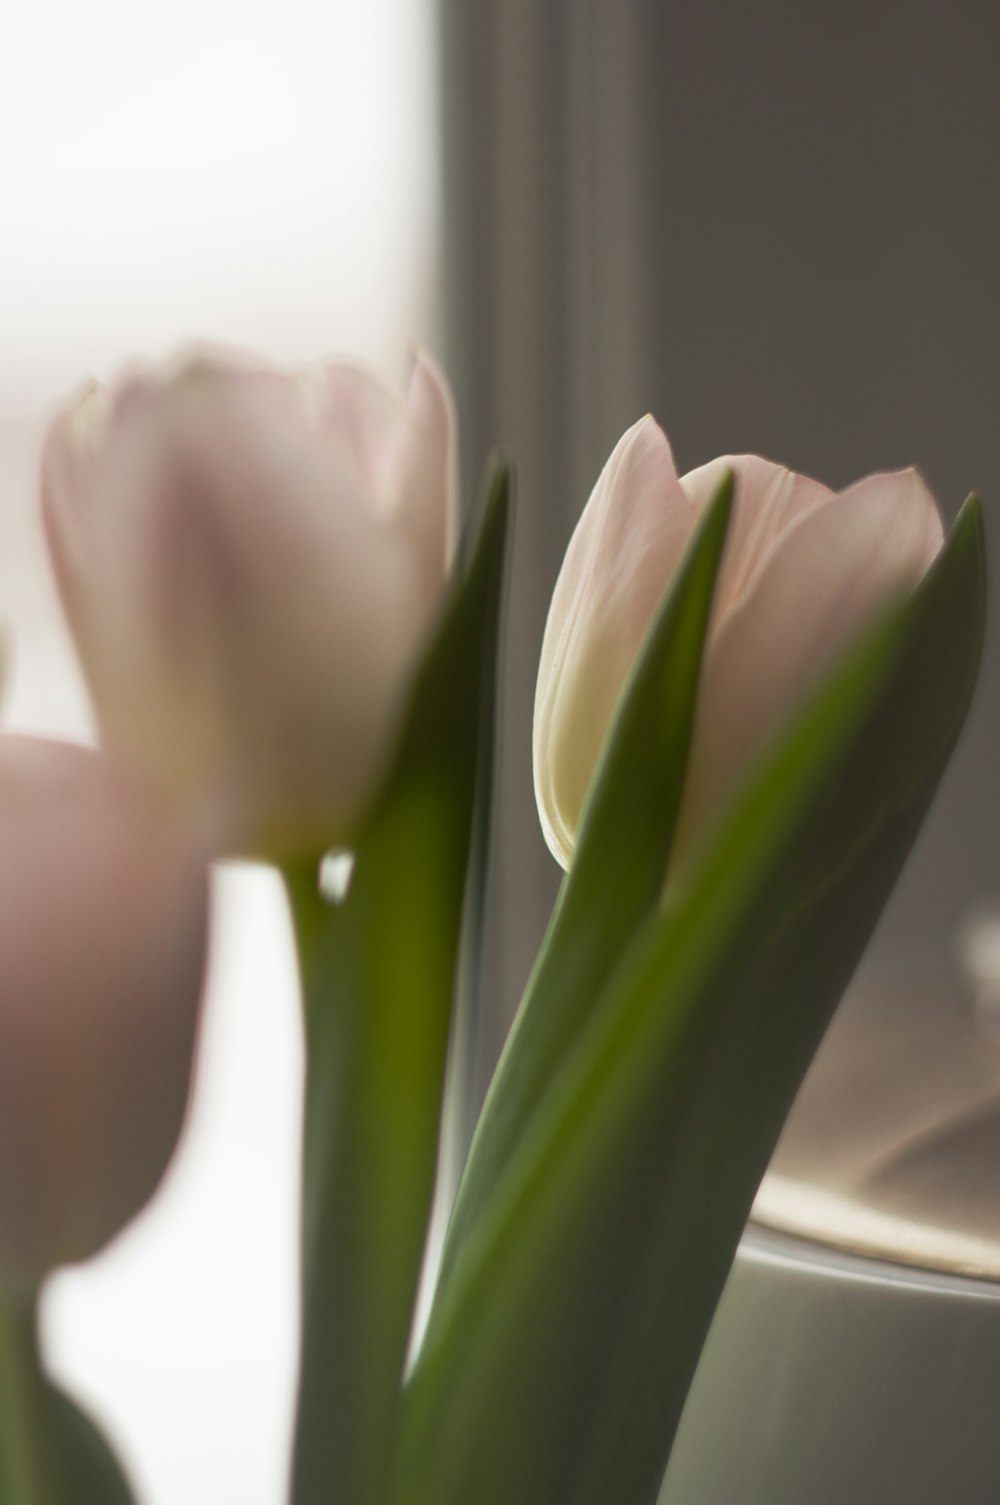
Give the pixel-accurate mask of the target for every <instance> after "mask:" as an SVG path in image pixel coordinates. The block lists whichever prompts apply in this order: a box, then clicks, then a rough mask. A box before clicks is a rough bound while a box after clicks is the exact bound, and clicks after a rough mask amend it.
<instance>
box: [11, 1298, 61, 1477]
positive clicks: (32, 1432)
mask: <svg viewBox="0 0 1000 1505" xmlns="http://www.w3.org/2000/svg"><path fill="white" fill-rule="evenodd" d="M50 1397H51V1391H50V1389H49V1385H48V1382H47V1381H46V1379H45V1376H44V1374H43V1373H42V1368H41V1361H40V1357H39V1353H38V1337H37V1314H36V1304H35V1302H34V1301H27V1302H22V1303H10V1304H7V1305H6V1306H2V1305H0V1490H2V1493H0V1499H3V1500H4V1501H5V1502H6V1501H10V1502H11V1505H15V1502H16V1505H55V1502H56V1501H57V1500H58V1498H59V1495H58V1493H57V1490H58V1486H57V1481H56V1478H55V1469H54V1465H53V1454H52V1440H53V1439H52V1437H51V1435H50V1431H49V1425H48V1413H49V1409H50Z"/></svg>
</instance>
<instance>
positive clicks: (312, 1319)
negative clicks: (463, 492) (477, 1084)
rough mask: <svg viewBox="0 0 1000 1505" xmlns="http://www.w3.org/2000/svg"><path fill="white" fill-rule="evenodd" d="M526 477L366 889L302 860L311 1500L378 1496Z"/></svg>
mask: <svg viewBox="0 0 1000 1505" xmlns="http://www.w3.org/2000/svg"><path fill="white" fill-rule="evenodd" d="M508 492H509V476H508V472H507V470H506V468H505V467H503V466H500V467H498V468H497V470H496V472H495V474H494V478H493V484H492V487H491V494H490V497H489V501H488V505H487V508H486V513H485V518H484V522H483V526H482V529H481V532H480V536H479V540H478V544H477V547H476V549H475V551H474V554H473V557H472V560H471V562H470V564H469V566H468V569H467V571H466V573H465V575H464V577H463V579H462V580H461V581H460V583H459V586H458V588H457V590H456V593H455V596H454V598H453V600H452V602H451V605H450V608H449V610H448V612H447V614H446V617H445V620H444V622H443V624H442V626H441V629H440V631H439V634H438V637H437V639H436V642H435V643H434V644H433V646H432V648H431V650H430V651H429V653H428V655H427V657H426V659H425V661H424V664H423V667H422V669H421V671H420V674H419V676H418V679H417V683H416V685H415V688H414V691H413V694H412V697H411V702H410V707H409V712H408V716H407V719H406V722H405V725H404V729H403V733H402V737H401V742H400V746H399V751H398V755H397V758H396V761H395V765H394V768H393V771H392V773H391V775H390V777H389V779H388V780H387V783H386V785H385V788H384V791H383V795H382V797H381V799H380V800H379V802H378V805H377V807H376V809H375V810H374V811H373V813H372V815H371V816H370V818H369V819H368V821H367V822H366V825H365V829H364V831H363V833H362V835H361V838H360V840H359V842H358V846H357V851H356V857H355V866H354V872H353V875H352V878H351V883H350V888H349V891H348V894H347V897H346V899H345V900H344V902H343V903H342V904H341V905H340V906H339V907H336V908H334V907H331V906H329V905H327V904H325V903H324V902H322V901H321V899H320V898H319V895H318V892H317V889H316V882H315V873H314V871H310V872H307V873H297V874H288V875H287V877H288V883H289V890H290V895H291V900H292V907H293V917H294V919H295V925H296V933H297V937H298V941H299V949H300V961H301V971H302V979H303V991H304V996H305V1005H306V1047H307V1066H306V1123H305V1160H304V1170H303V1180H304V1186H303V1232H302V1354H301V1360H300V1390H299V1403H298V1414H297V1428H296V1440H295V1457H294V1479H293V1500H294V1502H295V1505H329V1502H330V1501H332V1500H343V1501H345V1502H346V1501H350V1502H351V1505H374V1502H376V1501H378V1500H380V1499H381V1498H382V1497H383V1492H382V1490H383V1479H384V1476H385V1473H386V1470H387V1468H388V1467H389V1461H390V1458H391V1454H392V1440H393V1429H394V1425H395V1420H396V1413H397V1408H398V1404H399V1394H400V1387H401V1383H402V1374H403V1366H404V1361H405V1356H406V1349H407V1344H408V1340H409V1335H410V1328H411V1324H412V1321H413V1306H414V1298H415V1293H416V1289H417V1283H418V1279H419V1275H420V1266H421V1260H422V1256H423V1250H424V1242H425V1238H426V1232H427V1223H428V1216H429V1211H430V1206H431V1199H432V1195H433V1190H434V1180H435V1169H436V1163H437V1154H438V1138H439V1128H440V1115H441V1098H442V1084H443V1077H444V1069H445V1058H446V1052H447V1046H448V1037H449V1026H450V1020H451V1008H452V995H453V990H454V983H455V970H456V958H457V953H458V944H459V930H460V923H461V916H462V908H463V896H464V891H465V882H466V872H467V866H468V862H469V853H470V841H471V833H472V825H473V813H474V804H475V788H476V779H477V772H478V770H479V769H480V766H481V741H482V711H483V686H484V683H485V684H489V683H491V682H492V673H493V665H494V662H495V654H496V624H497V616H498V610H499V599H500V588H501V577H502V571H503V562H504V553H505V535H506V517H507V511H508Z"/></svg>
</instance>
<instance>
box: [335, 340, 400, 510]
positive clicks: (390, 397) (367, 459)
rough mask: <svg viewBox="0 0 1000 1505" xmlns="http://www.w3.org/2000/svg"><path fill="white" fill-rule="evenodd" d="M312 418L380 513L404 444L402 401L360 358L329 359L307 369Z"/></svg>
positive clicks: (387, 506)
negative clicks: (353, 470)
mask: <svg viewBox="0 0 1000 1505" xmlns="http://www.w3.org/2000/svg"><path fill="white" fill-rule="evenodd" d="M312 382H313V387H314V401H315V407H314V410H313V413H312V415H311V416H312V417H313V420H314V422H315V424H316V426H317V428H318V429H319V431H320V432H321V433H322V434H323V435H324V436H325V437H326V439H327V440H329V441H330V443H331V446H332V448H333V449H335V450H340V451H341V452H344V453H347V454H349V455H351V456H352V458H353V460H354V463H355V464H356V466H357V468H358V474H359V477H360V479H361V482H362V495H364V494H365V493H367V494H368V495H369V496H370V497H371V498H372V500H373V501H374V504H375V507H376V509H377V510H378V511H379V513H381V514H382V515H383V516H384V515H387V514H389V513H390V512H391V509H392V501H393V486H394V482H395V478H396V475H397V472H398V468H399V464H400V451H401V450H403V449H404V448H405V447H406V441H407V431H408V428H409V422H410V420H409V415H408V412H407V408H406V403H405V402H404V400H403V398H402V397H400V396H399V395H398V394H397V393H396V392H393V391H392V390H391V389H390V388H389V387H388V386H386V384H385V382H383V381H381V380H380V379H379V377H378V376H376V375H375V373H374V372H373V371H369V370H368V369H367V367H365V366H364V365H362V364H361V363H360V362H354V361H331V362H330V363H329V364H328V365H325V366H321V367H318V368H316V369H315V370H314V371H313V373H312Z"/></svg>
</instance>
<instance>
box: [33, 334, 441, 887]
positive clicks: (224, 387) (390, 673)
mask: <svg viewBox="0 0 1000 1505" xmlns="http://www.w3.org/2000/svg"><path fill="white" fill-rule="evenodd" d="M454 447H455V440H454V424H453V419H452V404H451V399H450V396H449V394H448V391H447V388H446V386H445V384H444V382H443V379H442V378H441V377H440V376H439V374H438V373H437V371H436V370H435V368H434V367H433V365H432V364H431V363H430V362H429V361H428V360H427V359H426V358H425V357H423V356H421V357H420V358H418V359H417V361H416V363H415V365H414V368H413V371H412V374H411V377H410V382H409V387H408V391H407V393H406V395H405V396H399V395H397V394H396V393H395V392H393V391H391V390H390V389H389V388H388V387H386V386H383V385H382V383H380V382H379V381H378V380H376V379H375V378H374V377H373V376H371V375H369V374H368V373H367V372H366V371H364V370H362V369H361V368H359V367H355V366H349V365H346V364H339V363H333V364H329V365H325V366H317V367H315V368H314V369H309V370H301V371H294V370H288V371H284V370H278V369H274V368H270V369H268V368H264V367H259V366H252V365H250V364H249V363H246V362H243V363H241V362H238V361H236V360H233V359H223V358H221V357H215V356H212V357H209V356H192V357H190V358H186V359H182V360H180V361H178V362H176V363H174V364H172V365H169V366H167V367H165V368H164V369H163V370H161V371H158V372H150V373H146V374H142V375H138V376H133V377H132V378H131V379H128V380H125V381H124V382H123V383H122V384H121V385H120V386H118V387H117V388H116V389H114V390H111V391H106V390H104V389H102V388H98V387H94V388H92V389H90V390H89V391H88V392H87V393H85V394H84V395H83V397H81V399H80V400H79V401H78V402H77V403H76V404H75V405H74V406H73V407H71V408H70V409H69V410H68V411H66V412H64V413H63V414H61V415H60V416H59V417H58V418H57V419H56V421H55V422H54V424H53V425H52V428H51V430H50V432H49V435H48V439H47V443H46V445H45V449H44V454H43V462H42V506H43V515H44V519H45V523H46V530H47V535H48V540H49V545H50V553H51V555H52V559H53V562H54V566H55V571H56V576H57V579H58V583H59V586H60V590H61V594H62V599H63V603H64V606H65V609H66V613H67V616H68V619H69V622H70V626H71V629H72V632H73V635H74V638H75V641H76V645H77V648H78V651H79V655H80V659H81V663H82V666H83V669H84V673H85V677H86V679H87V681H88V684H89V688H90V691H91V695H92V698H93V701H94V705H95V708H96V712H97V717H98V721H99V723H100V726H101V729H102V733H103V735H104V738H105V740H106V741H107V742H108V743H111V744H114V745H117V746H119V747H122V748H124V749H125V750H126V751H127V752H129V753H130V754H131V755H133V756H135V757H137V758H139V759H140V760H142V761H143V762H145V764H146V765H147V766H149V767H150V768H152V769H153V770H155V771H156V773H157V774H158V775H159V776H160V777H161V779H162V780H164V781H165V782H166V783H167V784H168V785H169V786H170V787H171V788H172V790H173V791H174V792H175V793H176V794H178V795H179V796H180V797H181V798H182V799H184V800H186V801H188V802H194V803H202V804H204V805H206V806H207V807H208V808H210V809H211V810H212V811H213V812H214V815H215V818H216V819H217V821H218V823H219V826H220V830H221V832H222V836H221V842H222V845H223V846H224V847H225V848H226V849H228V850H231V851H235V852H239V853H244V854H250V855H266V856H271V857H275V858H281V857H284V856H292V855H297V854H299V853H300V851H301V852H313V851H318V850H320V849H322V848H324V847H327V846H330V845H332V844H334V843H336V842H342V841H345V840H348V839H349V838H350V835H351V832H352V829H353V828H354V826H355V824H356V822H357V820H358V818H359V815H360V814H361V813H362V812H363V810H364V807H365V805H366V802H367V801H368V800H369V798H370V797H371V795H372V793H373V790H374V788H375V787H376V785H377V782H378V779H379V776H380V774H381V773H382V771H383V768H384V765H385V763H386V760H387V757H388V753H389V750H390V747H391V742H392V735H393V732H394V729H395V724H396V719H397V716H398V712H399V709H400V704H401V700H402V697H403V692H404V689H405V686H406V683H407V681H408V678H409V676H410V674H411V672H412V670H413V668H414V665H415V663H416V660H417V658H418V655H419V651H420V648H421V646H422V645H423V643H424V642H425V640H426V638H427V635H428V631H429V628H430V626H431V624H432V622H433V620H434V618H435V615H436V613H437V611H438V608H439V604H440V602H441V600H442V596H443V591H444V586H445V581H446V575H447V568H448V561H449V555H450V550H451V544H452V538H451V532H452V528H453V519H454V507H455V457H454Z"/></svg>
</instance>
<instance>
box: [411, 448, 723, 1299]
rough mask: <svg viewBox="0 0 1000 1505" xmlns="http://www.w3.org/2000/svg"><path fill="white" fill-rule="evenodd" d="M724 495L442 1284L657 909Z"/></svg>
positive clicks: (619, 768) (632, 732)
mask: <svg viewBox="0 0 1000 1505" xmlns="http://www.w3.org/2000/svg"><path fill="white" fill-rule="evenodd" d="M732 501H733V477H732V474H731V473H729V474H728V475H727V476H726V477H725V478H724V479H723V481H722V483H721V484H720V486H719V488H718V490H717V492H716V494H715V496H714V498H713V499H712V502H711V504H710V506H709V507H708V508H707V509H706V512H705V516H704V518H703V520H702V523H701V526H700V528H699V529H698V531H697V533H696V535H695V537H694V539H693V540H692V543H691V545H690V547H689V549H688V551H687V553H686V555H685V558H684V559H683V561H682V562H681V565H680V566H679V568H678V570H677V573H676V576H675V578H674V580H673V582H672V584H671V587H670V590H669V591H668V592H667V595H666V597H665V600H664V602H663V604H662V606H661V607H660V609H659V611H658V612H657V615H656V618H655V620H654V622H653V623H652V625H651V628H650V631H649V634H648V636H647V639H646V642H645V644H644V645H643V650H642V652H641V654H640V655H639V658H638V661H637V663H636V667H635V670H634V672H633V674H632V676H631V678H630V680H629V683H628V685H627V687H626V689H625V691H624V692H623V695H622V702H621V707H620V711H619V714H618V715H617V717H616V720H615V724H614V728H613V730H612V733H611V735H610V736H609V738H608V745H607V748H606V751H605V753H604V756H603V758H602V761H601V766H600V768H599V770H598V773H597V775H596V777H595V780H594V785H593V789H592V791H591V794H590V796H589V799H588V802H587V808H586V810H585V813H584V819H583V822H582V828H581V832H580V840H579V844H578V848H577V852H576V855H575V858H574V861H573V866H572V868H571V869H570V872H569V874H568V876H567V878H566V880H565V882H564V884H563V887H562V890H561V893H560V896H559V900H558V903H557V905H556V908H555V911H554V913H553V917H552V921H551V923H550V925H549V929H548V932H547V934H546V937H545V941H544V943H543V946H542V949H541V951H540V953H539V958H538V962H537V964H536V966H535V969H534V972H533V974H532V977H531V979H530V981H529V983H528V987H527V990H526V992H525V996H524V999H523V1001H522V1003H521V1007H520V1010H519V1011H518V1016H517V1019H516V1021H515V1023H514V1027H513V1029H512V1030H511V1033H510V1036H509V1037H508V1040H507V1044H506V1047H505V1049H504V1052H503V1056H502V1058H501V1061H500V1064H499V1066H498V1068H497V1071H496V1073H495V1075H494V1078H493V1082H492V1084H491V1086H490V1091H489V1093H488V1095H487V1099H486V1103H485V1105H484V1108H483V1112H482V1115H481V1118H480V1121H479V1125H478V1127H477V1129H476V1134H475V1138H474V1140H473V1143H472V1149H471V1151H470V1155H469V1160H468V1163H467V1165H466V1168H465V1172H464V1174H463V1177H462V1181H461V1184H460V1187H459V1192H458V1196H457V1198H456V1202H455V1207H454V1209H453V1212H452V1217H451V1222H450V1224H449V1227H448V1234H447V1238H446V1241H445V1247H444V1253H443V1255H442V1261H441V1271H440V1274H439V1277H438V1283H439V1288H441V1287H443V1286H444V1285H445V1284H447V1282H448V1280H449V1278H450V1276H451V1273H452V1270H453V1268H454V1264H455V1261H456V1259H457V1257H458V1255H459V1253H460V1251H461V1249H462V1248H463V1247H464V1244H465V1242H466V1240H467V1239H468V1237H469V1234H470V1232H471V1230H472V1228H473V1227H474V1226H475V1223H476V1221H477V1219H478V1217H479V1215H480V1212H481V1210H482V1207H483V1205H484V1203H485V1202H486V1201H487V1200H488V1198H489V1196H490V1194H491V1192H492V1191H493V1189H494V1187H495V1186H496V1184H497V1180H498V1178H499V1176H500V1174H501V1173H502V1170H503V1168H504V1166H505V1165H506V1164H507V1163H508V1161H509V1160H510V1157H511V1155H512V1154H513V1152H514V1149H515V1148H516V1145H517V1143H518V1142H519V1141H520V1139H521V1138H523V1136H524V1135H525V1134H526V1133H527V1132H528V1130H529V1127H530V1124H531V1119H532V1115H533V1113H534V1111H535V1109H536V1108H537V1106H538V1104H539V1102H540V1101H541V1100H542V1098H543V1096H544V1093H545V1091H546V1089H547V1088H548V1086H549V1084H550V1082H551V1080H552V1077H553V1076H554V1074H555V1073H556V1072H557V1071H558V1070H559V1068H560V1067H561V1065H562V1064H563V1061H564V1059H565V1054H566V1042H567V1040H572V1039H573V1038H574V1036H575V1035H576V1034H577V1033H578V1032H579V1030H580V1029H581V1028H582V1027H583V1024H584V1023H585V1021H586V1019H587V1017H588V1015H589V1014H590V1011H591V1010H592V1009H593V1008H594V1006H595V1004H596V1003H597V1000H598V999H599V998H600V996H601V993H602V991H603V988H604V986H605V984H606V982H607V980H608V978H609V977H610V975H611V973H612V971H613V970H614V967H615V965H616V963H617V962H618V959H619V957H620V954H621V951H622V948H623V946H624V945H625V944H626V943H627V941H628V939H629V938H630V936H631V935H632V933H633V931H634V930H635V928H636V926H637V925H638V924H639V923H640V921H641V920H642V919H644V918H645V917H646V916H647V915H648V914H650V913H651V912H652V911H653V909H654V908H655V907H656V905H657V903H658V901H659V898H660V895H661V893H662V890H663V882H664V874H665V872H666V868H667V858H668V854H669V851H670V842H671V838H672V836H673V832H674V827H675V825H676V821H677V813H678V810H679V808H680V801H681V792H682V787H683V782H684V770H685V767H686V765H687V758H688V751H689V748H690V744H691V731H692V726H693V722H694V707H695V698H696V695H697V689H698V677H699V670H700V667H701V660H702V654H703V652H704V646H705V637H706V633H707V630H708V622H709V617H710V613H711V607H712V598H713V593H714V589H715V581H716V578H717V575H718V571H719V565H720V562H721V559H722V550H723V546H724V544H725V540H726V533H727V529H728V524H729V516H730V512H731V509H732Z"/></svg>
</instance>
